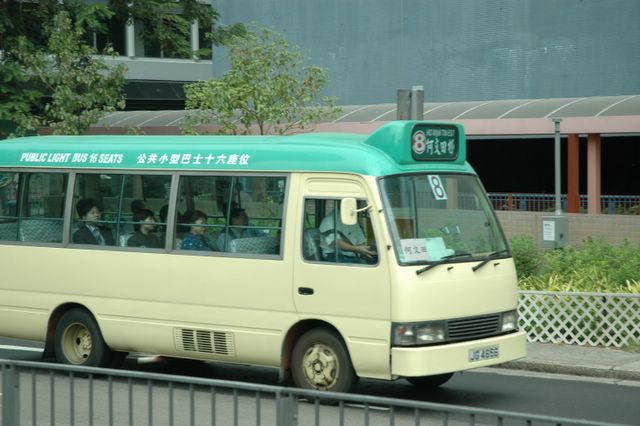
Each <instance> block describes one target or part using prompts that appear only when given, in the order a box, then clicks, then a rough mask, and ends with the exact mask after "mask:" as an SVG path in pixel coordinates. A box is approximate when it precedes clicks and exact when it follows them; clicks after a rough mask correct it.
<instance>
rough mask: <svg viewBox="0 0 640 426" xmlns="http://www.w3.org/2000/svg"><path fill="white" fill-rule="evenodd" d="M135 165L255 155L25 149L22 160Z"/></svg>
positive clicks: (240, 159) (218, 161) (233, 162)
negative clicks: (40, 150)
mask: <svg viewBox="0 0 640 426" xmlns="http://www.w3.org/2000/svg"><path fill="white" fill-rule="evenodd" d="M133 158H135V162H134V164H135V165H138V166H140V165H145V166H156V165H160V166H163V165H168V166H177V165H182V166H212V165H218V166H219V165H226V166H246V165H248V164H249V159H250V158H251V155H249V154H247V153H212V152H208V153H157V152H142V153H135V154H129V155H128V154H125V153H89V152H76V153H70V152H23V153H22V154H21V155H20V162H21V163H31V164H43V163H46V164H56V165H67V164H68V165H71V164H73V165H76V166H77V165H80V166H81V165H83V164H89V165H114V164H119V165H125V166H132V165H134V164H132V160H133Z"/></svg>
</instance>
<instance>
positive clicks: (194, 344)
mask: <svg viewBox="0 0 640 426" xmlns="http://www.w3.org/2000/svg"><path fill="white" fill-rule="evenodd" d="M175 340H176V346H177V348H178V350H181V351H186V352H201V353H206V354H216V355H231V356H232V355H234V354H235V349H234V345H233V334H231V333H225V332H222V331H210V330H194V329H189V328H177V329H176V330H175Z"/></svg>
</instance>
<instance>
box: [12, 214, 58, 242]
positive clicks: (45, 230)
mask: <svg viewBox="0 0 640 426" xmlns="http://www.w3.org/2000/svg"><path fill="white" fill-rule="evenodd" d="M20 241H38V242H45V243H61V242H62V219H55V220H48V219H23V220H22V222H21V223H20Z"/></svg>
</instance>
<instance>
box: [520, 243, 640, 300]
mask: <svg viewBox="0 0 640 426" xmlns="http://www.w3.org/2000/svg"><path fill="white" fill-rule="evenodd" d="M511 245H512V251H513V256H514V261H515V263H516V268H517V269H518V278H519V286H520V288H521V289H525V290H546V291H565V292H567V291H585V292H620V293H640V243H639V244H637V245H635V246H634V245H633V244H631V243H629V242H628V241H625V243H624V244H623V245H622V246H619V247H614V246H612V245H610V244H607V243H604V242H602V241H598V240H594V239H588V240H585V241H584V242H583V244H582V245H581V246H580V247H565V248H564V249H558V250H552V251H549V252H545V253H544V254H542V255H540V253H539V252H538V251H537V250H536V249H535V248H534V247H533V242H532V241H531V239H530V238H529V239H528V240H527V237H514V238H513V239H512V241H511ZM532 250H533V252H534V253H532Z"/></svg>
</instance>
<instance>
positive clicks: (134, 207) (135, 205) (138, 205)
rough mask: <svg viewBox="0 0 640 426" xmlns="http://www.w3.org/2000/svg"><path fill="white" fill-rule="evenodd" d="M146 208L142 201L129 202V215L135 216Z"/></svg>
mask: <svg viewBox="0 0 640 426" xmlns="http://www.w3.org/2000/svg"><path fill="white" fill-rule="evenodd" d="M146 208H147V207H146V206H145V205H144V201H142V200H133V201H132V202H131V214H134V215H135V214H136V213H138V212H139V211H141V210H144V209H146Z"/></svg>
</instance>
